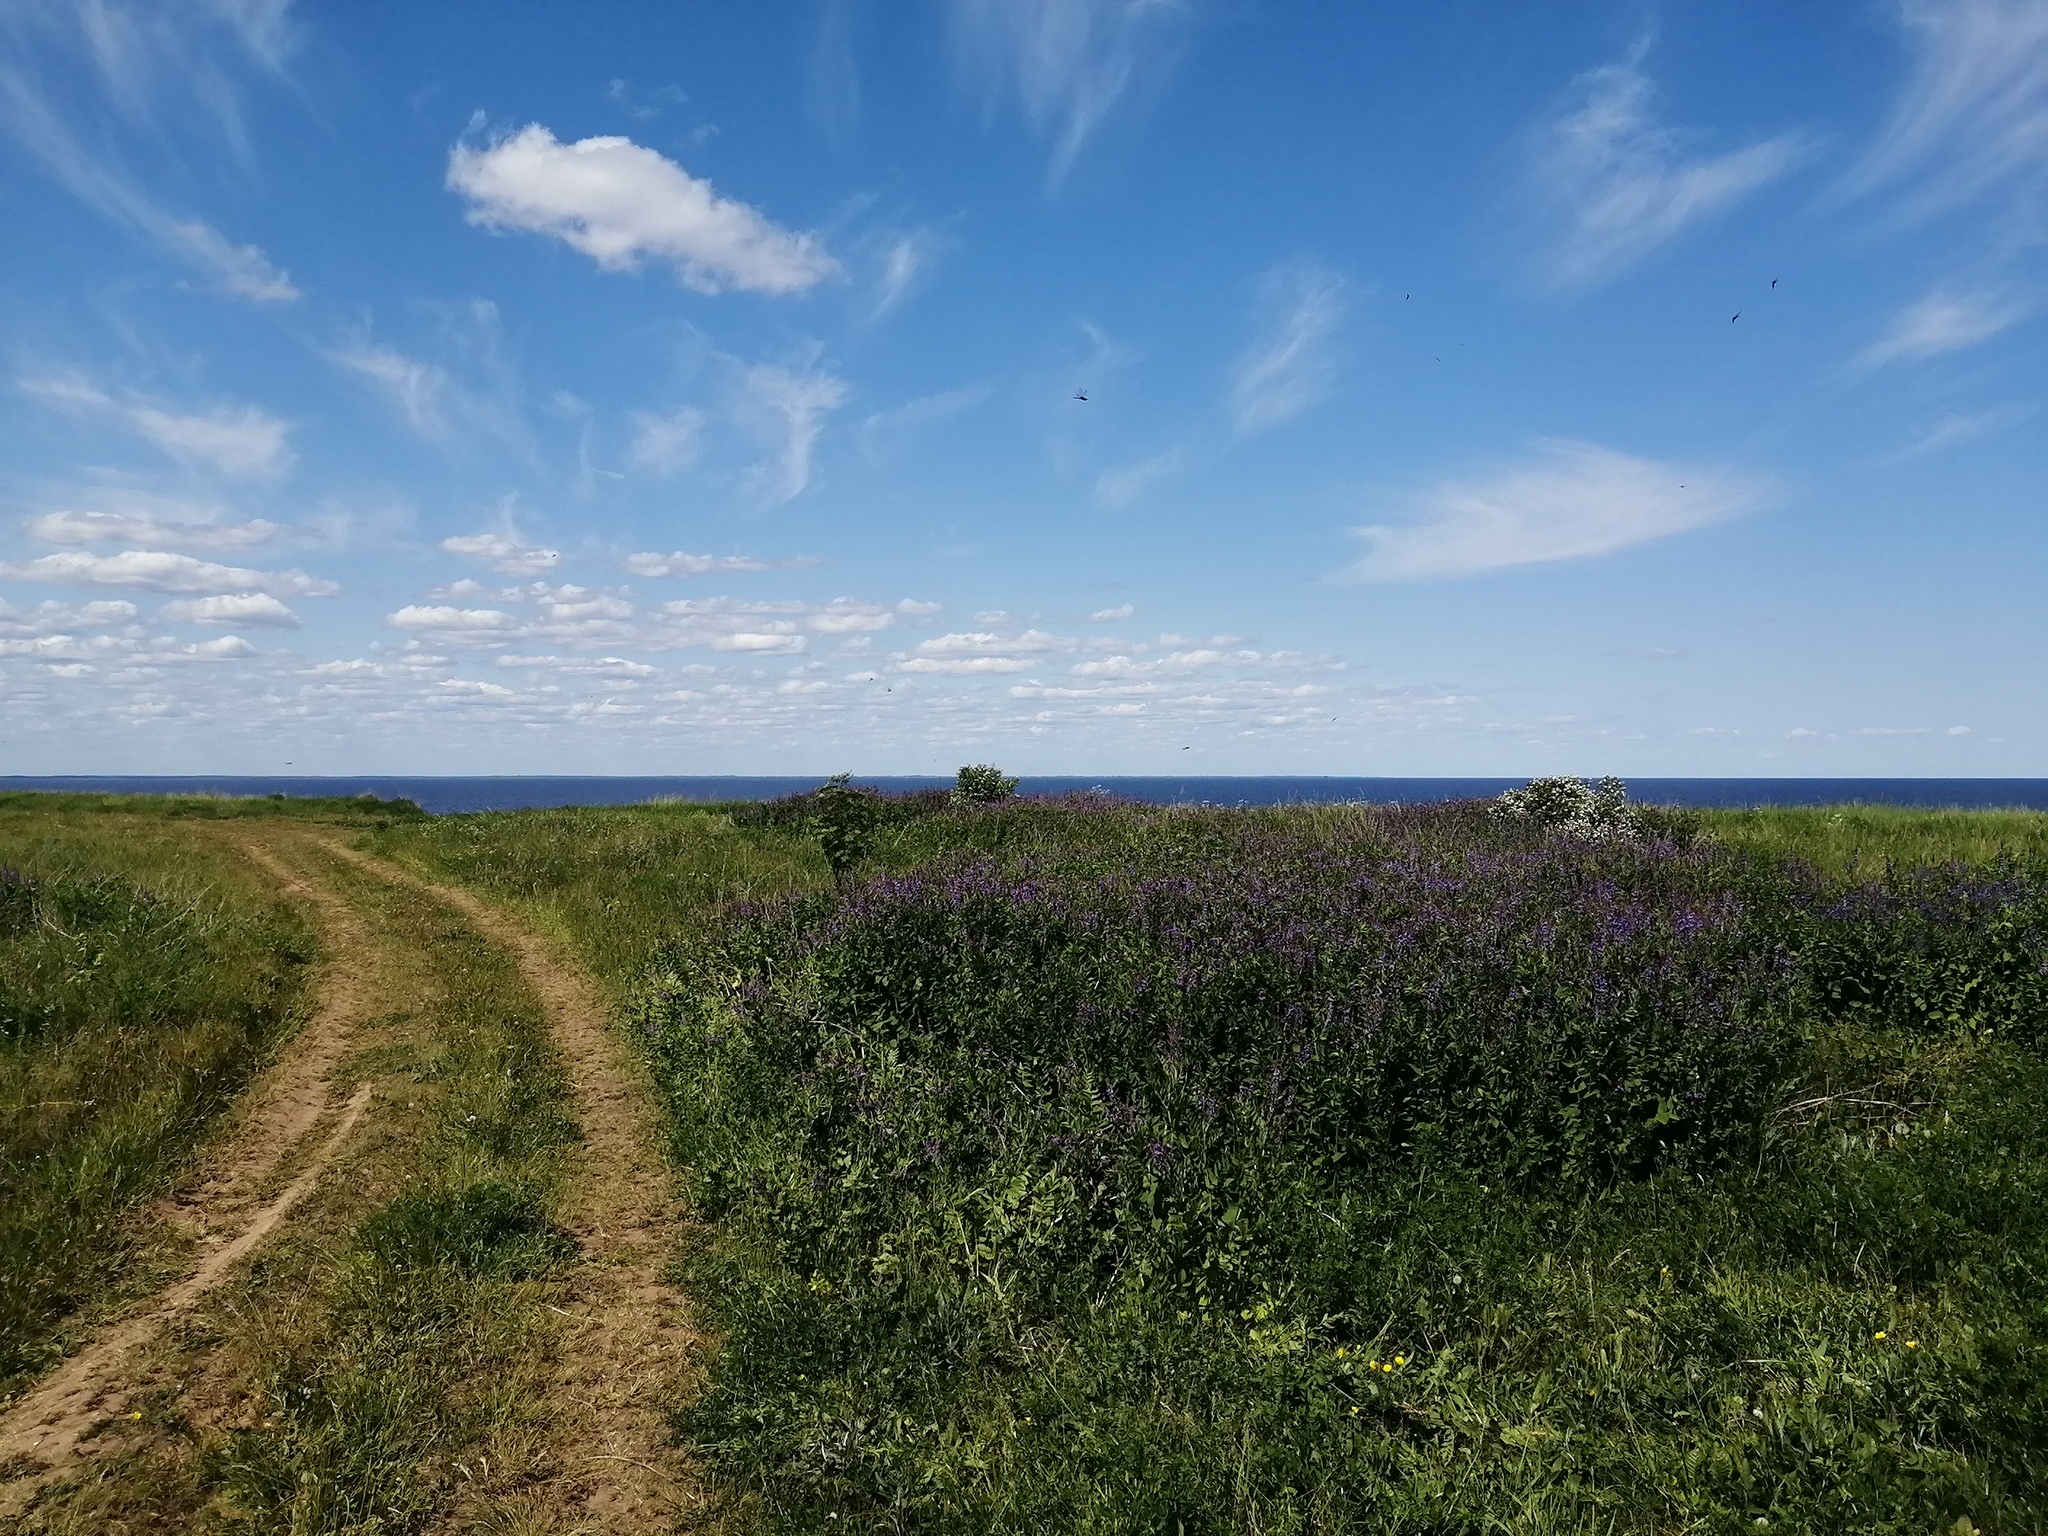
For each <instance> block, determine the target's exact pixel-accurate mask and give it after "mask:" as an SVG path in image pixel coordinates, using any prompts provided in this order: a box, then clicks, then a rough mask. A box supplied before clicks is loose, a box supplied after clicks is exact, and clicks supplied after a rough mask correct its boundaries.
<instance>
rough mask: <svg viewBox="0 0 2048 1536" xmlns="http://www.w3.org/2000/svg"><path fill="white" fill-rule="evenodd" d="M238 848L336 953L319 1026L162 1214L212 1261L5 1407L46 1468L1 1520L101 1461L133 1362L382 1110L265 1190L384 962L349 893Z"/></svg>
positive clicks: (8, 1451)
mask: <svg viewBox="0 0 2048 1536" xmlns="http://www.w3.org/2000/svg"><path fill="white" fill-rule="evenodd" d="M231 840H232V841H233V842H234V844H235V846H236V847H237V848H238V849H239V850H240V851H241V852H242V853H243V854H245V855H246V856H247V857H248V858H249V859H250V860H251V861H252V862H254V863H255V864H257V865H258V866H259V867H260V868H262V869H263V870H264V871H265V872H266V873H267V874H269V875H271V876H272V877H273V878H274V879H276V880H277V882H278V884H279V885H280V887H282V888H283V889H284V890H285V891H287V892H289V893H290V894H292V895H293V896H295V897H297V898H298V899H300V900H302V901H304V902H306V903H307V904H309V905H311V906H312V907H313V908H314V909H315V910H316V911H317V912H318V914H319V919H320V924H321V928H322V930H323V933H322V938H323V948H324V949H325V951H326V955H325V958H324V959H323V960H322V962H321V964H320V968H319V973H318V975H317V977H316V979H315V982H314V995H315V996H316V997H317V998H318V1004H317V1006H316V1008H315V1011H314V1014H313V1017H312V1018H311V1019H310V1020H309V1021H308V1022H307V1024H306V1026H305V1027H304V1028H303V1029H301V1030H300V1031H299V1032H298V1033H297V1034H296V1035H295V1036H293V1037H292V1039H291V1041H290V1042H289V1049H288V1051H287V1053H286V1054H285V1056H284V1058H283V1059H282V1060H281V1061H279V1062H278V1063H277V1064H276V1065H275V1066H273V1067H271V1068H270V1069H269V1070H268V1072H266V1073H265V1074H264V1075H263V1076H262V1077H260V1078H259V1079H258V1080H257V1082H256V1083H255V1084H254V1085H253V1087H252V1088H251V1089H250V1090H248V1092H247V1097H246V1098H245V1100H244V1102H245V1104H247V1106H248V1108H247V1109H246V1111H245V1112H244V1113H243V1115H242V1117H241V1119H240V1121H239V1123H238V1124H237V1125H236V1126H235V1128H234V1130H233V1131H232V1133H231V1134H230V1135H229V1137H228V1139H227V1141H226V1144H225V1146H224V1148H223V1149H222V1151H221V1152H220V1153H219V1154H218V1155H217V1156H216V1157H215V1158H214V1159H212V1171H211V1172H210V1173H209V1174H208V1175H207V1176H206V1177H204V1178H203V1179H202V1180H201V1181H200V1182H199V1183H197V1184H196V1185H193V1186H192V1187H190V1188H188V1189H183V1190H180V1191H177V1192H175V1193H173V1194H172V1195H170V1196H167V1197H166V1198H165V1199H164V1200H163V1201H162V1202H160V1204H159V1205H158V1211H159V1213H160V1214H162V1215H163V1216H165V1217H166V1218H168V1219H169V1220H171V1221H172V1222H174V1223H179V1224H183V1225H185V1226H187V1227H188V1228H189V1227H191V1226H194V1225H196V1226H197V1227H198V1228H199V1230H200V1243H201V1247H202V1254H201V1257H200V1259H199V1261H198V1263H197V1265H196V1266H195V1267H194V1268H193V1269H192V1270H191V1272H190V1273H188V1274H187V1275H185V1276H184V1277H183V1278H182V1279H180V1280H178V1281H176V1282H175V1283H174V1284H172V1285H170V1286H168V1287H166V1288H165V1289H163V1290H161V1291H158V1292H157V1293H156V1294H155V1295H153V1296H151V1297H149V1298H148V1299H146V1300H145V1301H143V1302H141V1303H140V1304H139V1305H138V1306H137V1307H135V1308H134V1309H132V1310H130V1311H129V1312H128V1313H127V1314H126V1315H125V1316H123V1317H120V1318H118V1319H116V1320H115V1321H114V1322H112V1323H110V1324H109V1325H108V1326H107V1327H105V1328H103V1329H102V1330H101V1331H100V1332H99V1333H98V1334H97V1335H95V1336H94V1337H93V1338H92V1340H91V1341H90V1342H89V1343H87V1344H86V1345H85V1347H84V1348H82V1349H80V1350H79V1351H78V1353H77V1354H75V1355H73V1356H71V1357H70V1358H69V1359H68V1360H66V1361H64V1363H63V1364H61V1365H60V1366H58V1367H57V1369H56V1370H54V1371H52V1372H51V1373H50V1374H49V1375H48V1376H45V1377H44V1378H43V1379H42V1380H40V1381H38V1382H36V1383H35V1384H34V1385H33V1386H31V1387H29V1388H28V1389H27V1390H26V1391H24V1392H23V1393H22V1394H21V1396H19V1397H18V1398H16V1399H15V1400H14V1401H13V1402H11V1403H8V1404H6V1405H5V1406H4V1408H0V1461H7V1460H9V1459H15V1458H18V1459H21V1460H24V1461H27V1462H30V1463H36V1462H40V1463H42V1464H43V1470H42V1471H40V1472H36V1473H33V1474H31V1475H29V1476H27V1477H20V1478H16V1479H14V1480H12V1481H10V1482H9V1483H8V1484H7V1485H6V1486H5V1488H4V1489H0V1515H7V1514H13V1513H15V1512H17V1511H18V1510H19V1509H21V1508H22V1507H23V1506H24V1505H25V1504H26V1502H27V1501H28V1500H29V1499H30V1498H31V1497H33V1495H34V1494H35V1492H36V1491H37V1490H38V1489H39V1488H41V1487H43V1486H44V1485H45V1484H47V1483H48V1482H50V1481H52V1480H53V1479H55V1478H56V1477H58V1476H60V1475H62V1474H63V1473H64V1472H66V1471H68V1470H70V1468H71V1467H72V1466H73V1465H74V1464H76V1463H77V1462H78V1461H79V1460H81V1459H82V1458H83V1457H84V1456H85V1455H86V1454H88V1453H89V1450H90V1446H89V1444H87V1443H84V1442H86V1437H87V1436H88V1435H89V1434H90V1433H91V1432H92V1431H93V1430H94V1429H96V1428H97V1427H98V1426H100V1425H102V1424H104V1423H106V1422H107V1421H108V1420H110V1419H113V1418H116V1417H117V1416H119V1415H120V1414H121V1413H122V1412H123V1411H124V1410H125V1408H126V1407H127V1403H128V1392H129V1391H130V1389H131V1388H132V1387H133V1385H134V1383H133V1381H132V1380H131V1376H130V1370H129V1364H130V1358H131V1356H132V1355H133V1354H134V1353H135V1351H136V1350H137V1349H138V1348H140V1347H141V1346H142V1345H144V1344H146V1343H148V1342H149V1341H150V1340H151V1339H154V1338H156V1337H157V1336H158V1335H159V1334H160V1333H162V1331H163V1330H164V1328H165V1327H167V1326H168V1325H169V1324H170V1323H171V1322H172V1321H173V1320H174V1319H175V1318H177V1317H178V1316H179V1315H180V1314H181V1313H183V1312H185V1311H186V1310H188V1309H189V1308H190V1307H191V1306H192V1305H193V1303H195V1302H196V1301H198V1300H199V1299H200V1298H201V1297H202V1296H204V1295H206V1293H207V1292H209V1291H211V1290H212V1289H213V1288H214V1287H215V1286H217V1285H219V1284H220V1283H221V1281H222V1280H224V1279H225V1278H226V1277H227V1275H228V1272H229V1271H230V1270H231V1269H232V1268H233V1267H234V1266H235V1264H236V1262H237V1261H239V1260H240V1259H242V1258H243V1257H244V1256H245V1255H247V1254H248V1253H249V1252H250V1250H252V1249H253V1248H255V1247H256V1246H257V1244H259V1243H261V1242H262V1241H263V1239H264V1238H265V1237H267V1236H268V1235H269V1234H270V1233H271V1232H272V1231H273V1230H274V1229H275V1228H276V1226H277V1225H278V1223H279V1222H281V1221H283V1220H284V1218H285V1217H286V1215H288V1214H289V1213H290V1211H291V1209H292V1207H294V1206H295V1205H297V1204H298V1203H299V1202H300V1201H301V1200H303V1199H304V1198H305V1197H306V1195H307V1194H309V1193H310V1192H311V1191H312V1189H313V1187H314V1186H315V1185H316V1184H317V1183H318V1182H319V1180H320V1176H321V1175H322V1174H323V1173H325V1172H326V1171H327V1169H328V1168H329V1167H330V1166H331V1165H332V1163H333V1162H334V1159H335V1157H336V1156H337V1155H338V1154H339V1153H340V1151H341V1149H342V1147H343V1146H344V1145H345V1144H346V1143H347V1141H348V1138H349V1133H350V1132H351V1131H353V1130H354V1129H355V1125H356V1121H357V1120H358V1119H359V1118H360V1117H361V1115H362V1113H363V1110H364V1108H365V1107H366V1106H367V1105H368V1104H369V1102H370V1088H369V1086H368V1085H367V1084H365V1085H364V1086H363V1087H361V1088H359V1089H358V1090H357V1091H356V1093H355V1094H354V1095H353V1096H352V1097H351V1098H350V1099H349V1101H348V1102H347V1104H346V1105H344V1106H342V1110H341V1117H340V1119H339V1121H338V1122H337V1123H336V1124H335V1126H334V1128H333V1129H332V1130H331V1131H329V1133H328V1135H327V1137H326V1139H325V1140H324V1141H323V1142H322V1143H321V1144H320V1146H319V1148H318V1149H317V1150H316V1151H315V1152H314V1154H313V1155H312V1157H311V1158H310V1159H309V1160H308V1162H307V1164H306V1166H305V1167H304V1168H303V1169H302V1170H300V1172H299V1173H298V1175H297V1176H296V1177H295V1178H293V1180H292V1181H291V1182H290V1183H289V1184H287V1185H286V1186H285V1187H284V1188H283V1189H282V1190H280V1191H279V1192H278V1193H277V1194H275V1195H273V1196H271V1198H270V1199H268V1200H266V1201H263V1202H262V1203H260V1204H257V1203H256V1202H255V1201H254V1199H253V1196H254V1193H255V1191H256V1190H257V1189H259V1188H260V1187H261V1186H262V1184H263V1183H264V1181H265V1180H266V1179H267V1178H268V1177H269V1176H270V1174H271V1173H272V1172H273V1171H274V1170H275V1169H276V1168H277V1166H278V1164H279V1163H280V1162H281V1161H282V1160H283V1159H284V1157H285V1155H286V1154H287V1153H288V1152H291V1151H292V1150H294V1149H295V1148H296V1147H298V1146H299V1145H300V1144H301V1143H302V1142H303V1141H304V1140H305V1138H306V1136H307V1135H308V1133H310V1132H311V1131H312V1130H313V1129H314V1127H315V1126H317V1125H318V1124H319V1122H320V1121H321V1119H322V1118H324V1117H325V1116H326V1115H327V1113H328V1112H329V1111H330V1110H331V1109H333V1108H334V1107H335V1103H334V1097H333V1093H332V1089H331V1086H330V1083H329V1078H330V1077H331V1076H332V1074H333V1071H334V1068H335V1067H336V1066H337V1065H339V1064H340V1062H341V1059H342V1056H343V1054H344V1053H345V1052H346V1051H347V1049H348V1046H349V1041H350V1037H351V1035H352V1034H353V1032H354V1031H355V1029H356V1028H357V1026H358V1025H360V1024H361V1023H363V1022H364V1021H365V1020H366V1019H368V1018H369V1017H371V1016H372V1010H373V1008H374V1005H375V1002H376V1000H377V999H376V988H375V984H374V982H373V981H372V980H371V978H370V974H369V972H370V970H371V969H372V968H371V967H369V966H366V965H364V964H363V963H362V962H363V959H364V957H367V956H368V955H370V954H371V953H372V943H373V941H372V939H371V936H370V931H369V929H368V927H367V926H366V925H365V924H364V923H363V921H362V920H361V918H359V917H358V916H357V915H356V914H355V913H354V912H353V911H352V910H351V909H350V908H349V906H348V904H347V903H346V902H344V901H343V900H342V899H341V898H340V897H339V896H336V895H335V894H334V893H333V892H331V891H329V890H327V889H325V888H324V887H322V886H320V885H318V884H315V883H314V882H312V881H310V880H308V879H306V878H304V877H303V876H301V875H300V874H298V873H297V872H296V871H294V870H292V869H290V868H289V867H287V866H286V865H285V864H284V863H283V861H281V860H280V859H279V858H278V857H277V856H276V854H275V853H274V852H273V851H272V850H271V849H269V848H267V847H265V846H264V845H262V844H261V843H259V842H257V841H256V840H255V839H254V838H252V837H250V836H248V835H247V834H240V835H233V836H232V837H231Z"/></svg>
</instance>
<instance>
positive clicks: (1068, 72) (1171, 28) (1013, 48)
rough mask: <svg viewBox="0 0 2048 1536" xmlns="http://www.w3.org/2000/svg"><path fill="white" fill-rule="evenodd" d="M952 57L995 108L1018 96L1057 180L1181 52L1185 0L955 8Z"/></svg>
mask: <svg viewBox="0 0 2048 1536" xmlns="http://www.w3.org/2000/svg"><path fill="white" fill-rule="evenodd" d="M951 17H952V34H953V46H954V53H955V57H956V59H957V60H958V62H959V64H960V65H961V67H962V69H963V70H964V71H965V72H966V73H968V74H969V75H970V76H972V77H973V79H974V80H975V82H976V84H977V85H978V86H980V87H981V88H982V89H983V90H984V91H985V92H986V93H987V99H988V100H989V101H991V102H994V101H996V100H998V99H999V98H1000V97H1001V96H1003V95H1006V94H1009V93H1011V92H1014V93H1015V95H1016V98H1017V101H1018V104H1019V105H1020V106H1021V107H1022V108H1023V111H1024V117H1025V120H1026V121H1027V122H1028V123H1030V125H1031V127H1032V129H1033V130H1034V131H1035V132H1037V133H1038V134H1040V135H1041V136H1043V137H1044V138H1045V139H1046V140H1048V141H1049V142H1050V144H1051V146H1052V155H1051V160H1050V162H1049V164H1048V168H1047V174H1048V177H1049V179H1050V180H1052V181H1053V182H1058V181H1059V180H1061V179H1062V178H1063V177H1064V176H1065V175H1066V174H1067V172H1068V171H1069V170H1071V169H1072V167H1073V164H1074V161H1075V160H1076V159H1077V158H1078V157H1079V155H1080V153H1081V150H1082V149H1083V147H1084V146H1085V145H1086V144H1087V142H1088V140H1089V139H1090V138H1092V137H1093V136H1094V135H1095V132H1096V130H1097V129H1099V128H1100V127H1101V126H1102V124H1103V122H1104V120H1105V119H1107V118H1108V116H1109V115H1110V113H1111V111H1113V110H1114V109H1115V107H1116V105H1117V103H1118V102H1119V101H1120V100H1122V99H1123V98H1124V97H1125V96H1126V95H1127V94H1128V93H1129V92H1130V91H1131V90H1132V89H1134V88H1136V87H1138V86H1141V85H1143V84H1145V83H1147V82H1148V81H1150V80H1156V79H1158V78H1159V77H1160V76H1161V75H1162V74H1163V73H1164V72H1165V71H1166V70H1168V69H1169V68H1171V67H1172V64H1173V62H1174V59H1175V57H1176V55H1177V54H1178V53H1179V52H1180V48H1181V45H1182V41H1183V38H1184V36H1185V30H1186V25H1187V23H1188V22H1189V21H1190V20H1191V19H1192V18H1191V13H1190V7H1189V6H1188V5H1186V4H1184V3H1181V0H952V3H951Z"/></svg>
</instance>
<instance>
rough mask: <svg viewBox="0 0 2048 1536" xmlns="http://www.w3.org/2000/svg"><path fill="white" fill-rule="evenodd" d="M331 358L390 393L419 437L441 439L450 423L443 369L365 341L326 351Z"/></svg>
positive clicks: (447, 385)
mask: <svg viewBox="0 0 2048 1536" xmlns="http://www.w3.org/2000/svg"><path fill="white" fill-rule="evenodd" d="M327 356H328V358H329V360H330V361H332V362H335V363H338V364H340V365H341V366H342V367H343V368H346V369H348V371H349V372H351V373H354V374H357V375H359V376H360V377H362V378H365V379H368V380H369V381H370V382H371V383H373V384H375V385H377V386H378V387H379V388H381V389H382V390H383V391H384V392H385V393H386V394H387V395H389V396H390V397H391V398H392V400H393V401H394V402H396V404H397V405H398V408H399V409H400V410H401V411H403V412H404V413H405V419H406V420H407V421H408V422H410V423H411V424H412V428H413V430H414V431H415V432H417V433H419V435H420V436H421V437H426V438H444V437H446V436H447V435H448V432H449V427H450V422H449V411H448V396H449V391H450V384H449V379H448V373H447V370H446V369H443V368H439V367H436V366H435V365H434V364H432V363H423V362H420V361H418V360H417V359H414V358H410V357H407V356H406V355H405V354H404V353H403V352H399V351H397V350H395V349H394V348H391V347H384V346H376V345H373V344H370V343H368V342H364V343H361V344H358V345H356V346H351V347H345V348H343V349H342V350H340V351H338V352H330V353H328V354H327Z"/></svg>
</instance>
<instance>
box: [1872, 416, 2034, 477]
mask: <svg viewBox="0 0 2048 1536" xmlns="http://www.w3.org/2000/svg"><path fill="white" fill-rule="evenodd" d="M2033 414H2034V407H2033V406H2031V405H2027V404H2021V403H2018V402H2014V403H2012V404H2009V405H1996V406H1993V407H1992V408H1991V409H1990V410H1988V411H1975V412H1970V413H1967V414H1963V413H1957V414H1952V415H1948V416H1944V417H1942V418H1941V420H1939V421H1937V422H1936V423H1935V424H1934V425H1933V426H1931V427H1929V428H1928V429H1927V431H1926V432H1924V433H1923V434H1921V436H1919V437H1918V438H1916V439H1914V440H1913V441H1912V442H1910V443H1908V444H1907V445H1906V446H1905V447H1903V448H1901V449H1900V450H1899V451H1898V452H1897V453H1894V454H1892V455H1890V456H1889V457H1888V458H1886V459H1884V460H1882V461H1881V462H1883V463H1886V464H1901V463H1904V462H1906V461H1907V460H1909V459H1923V458H1926V457H1927V456H1928V455H1929V454H1932V453H1940V452H1941V451H1942V450H1943V449H1946V448H1953V447H1955V446H1956V445H1957V444H1959V443H1968V442H1974V441H1976V439H1978V438H1980V437H1985V436H1988V435H1989V434H1991V433H1993V432H2002V431H2004V430H2005V429H2006V428H2007V427H2010V426H2012V425H2014V424H2015V423H2017V422H2021V421H2025V420H2026V419H2027V418H2028V417H2029V416H2031V415H2033Z"/></svg>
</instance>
